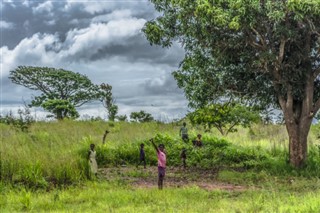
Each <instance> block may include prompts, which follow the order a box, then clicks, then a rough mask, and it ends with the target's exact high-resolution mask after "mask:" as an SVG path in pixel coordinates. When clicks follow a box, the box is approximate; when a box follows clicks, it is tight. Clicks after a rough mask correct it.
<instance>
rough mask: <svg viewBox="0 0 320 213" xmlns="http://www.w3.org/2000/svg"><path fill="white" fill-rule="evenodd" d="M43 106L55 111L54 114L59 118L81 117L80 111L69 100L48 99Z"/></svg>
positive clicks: (52, 111)
mask: <svg viewBox="0 0 320 213" xmlns="http://www.w3.org/2000/svg"><path fill="white" fill-rule="evenodd" d="M41 107H42V108H43V109H45V110H47V111H49V112H51V113H53V116H54V117H55V118H56V119H58V120H62V119H63V118H72V119H75V118H78V117H79V113H78V112H77V110H76V108H75V107H74V106H73V105H72V104H71V103H70V101H69V100H60V99H55V100H48V101H46V102H44V103H42V104H41ZM50 117H52V116H50Z"/></svg>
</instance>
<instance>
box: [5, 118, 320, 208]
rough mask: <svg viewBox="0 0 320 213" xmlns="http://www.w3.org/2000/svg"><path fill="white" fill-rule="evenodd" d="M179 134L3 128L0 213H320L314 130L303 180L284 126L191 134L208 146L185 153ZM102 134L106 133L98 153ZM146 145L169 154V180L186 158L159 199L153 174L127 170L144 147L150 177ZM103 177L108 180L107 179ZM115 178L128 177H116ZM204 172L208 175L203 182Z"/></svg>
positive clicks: (145, 127) (68, 125) (173, 130)
mask: <svg viewBox="0 0 320 213" xmlns="http://www.w3.org/2000/svg"><path fill="white" fill-rule="evenodd" d="M179 128H180V126H179V125H176V124H159V123H146V124H137V123H107V122H101V121H95V122H89V121H86V122H74V121H64V122H52V123H35V124H33V126H32V127H31V129H30V131H29V132H28V133H24V132H17V131H16V130H14V129H13V128H11V127H10V126H6V125H1V124H0V131H1V141H0V148H1V149H0V155H1V156H0V157H1V158H0V160H1V161H0V167H1V168H0V179H1V182H0V210H1V212H21V211H34V212H93V211H95V212H160V211H162V212H163V211H165V212H206V211H207V212H319V211H320V209H319V206H320V205H319V195H318V194H319V190H320V181H319V179H318V177H320V152H319V148H318V146H317V145H318V144H319V129H320V126H313V127H312V129H311V132H310V135H309V158H308V162H307V163H308V164H307V166H306V167H305V168H304V169H302V170H295V169H293V168H291V167H290V166H288V165H287V164H286V159H287V146H288V145H287V136H286V132H285V128H284V127H283V126H272V125H270V126H264V125H257V126H254V127H253V128H251V129H250V130H249V129H241V128H240V129H239V131H238V132H236V133H231V134H229V135H228V136H227V137H221V136H220V135H219V134H218V133H217V132H216V131H215V130H213V131H212V132H210V133H203V130H202V129H201V127H192V128H191V127H189V129H190V136H191V138H193V137H195V136H196V134H197V133H203V140H204V144H205V145H204V147H203V148H201V149H195V148H194V147H193V146H192V145H191V144H189V145H186V144H184V143H183V142H182V141H181V140H180V138H179V136H178V132H179ZM106 129H108V130H110V132H111V133H110V134H109V135H108V136H107V140H106V144H104V145H103V144H102V136H103V133H104V131H105V130H106ZM151 137H155V141H156V142H157V143H160V142H161V143H164V144H165V145H166V149H167V153H168V165H169V168H172V169H173V170H174V169H176V168H178V167H179V166H180V165H181V162H180V158H179V154H180V150H181V149H182V148H183V147H185V148H187V150H188V151H187V153H188V158H187V162H188V165H189V167H190V170H187V172H186V174H183V173H181V172H173V173H172V174H170V172H169V173H168V176H167V179H166V181H167V182H166V183H167V185H166V189H165V190H163V191H158V190H157V189H156V184H155V181H156V180H155V178H156V174H155V173H152V172H151V171H147V172H145V171H144V170H142V171H141V170H136V169H135V167H132V166H134V165H135V164H136V163H137V161H138V157H139V151H138V149H139V144H140V143H142V142H143V143H145V144H146V146H145V149H146V155H147V162H148V167H150V166H154V165H156V156H155V153H154V150H153V148H152V146H150V145H149V144H148V139H149V138H151ZM90 143H95V144H96V145H97V154H98V155H97V158H98V164H99V167H100V168H101V169H100V174H99V179H98V180H97V181H93V182H91V181H88V179H91V176H90V173H89V169H88V163H87V160H86V154H87V150H88V148H89V144H90ZM123 166H125V167H123ZM104 167H108V168H109V169H112V168H115V170H113V173H111V172H110V171H109V170H105V169H103V168H104ZM121 168H129V170H127V171H126V172H121ZM130 168H131V169H130ZM151 168H153V167H151ZM118 169H120V170H119V171H120V172H119V171H118ZM193 170H194V171H193ZM209 171H214V173H213V174H212V175H211V176H208V174H209V173H210V172H209ZM141 183H146V184H149V185H142V184H141ZM166 183H165V184H166ZM229 186H230V187H231V188H230V187H229ZM238 188H240V189H241V190H237V189H238Z"/></svg>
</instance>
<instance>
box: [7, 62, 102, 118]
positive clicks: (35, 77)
mask: <svg viewBox="0 0 320 213" xmlns="http://www.w3.org/2000/svg"><path fill="white" fill-rule="evenodd" d="M9 78H10V79H11V81H12V82H13V83H16V84H19V85H22V86H24V87H27V88H29V89H32V90H37V91H40V92H41V94H40V95H39V96H35V97H34V98H33V100H32V101H31V104H30V106H40V107H43V108H44V109H45V110H48V111H49V112H52V113H53V114H54V115H55V118H57V119H59V120H61V119H63V118H65V117H71V118H76V117H78V112H77V111H76V109H75V108H76V107H80V106H82V105H83V104H85V103H88V102H89V101H93V100H97V99H99V98H100V97H101V96H102V91H101V90H100V88H99V86H98V85H94V84H93V83H92V82H91V80H90V79H89V78H88V77H87V76H85V75H82V74H79V73H74V72H72V71H68V70H63V69H55V68H49V67H31V66H19V67H18V68H16V69H15V70H12V71H10V76H9Z"/></svg>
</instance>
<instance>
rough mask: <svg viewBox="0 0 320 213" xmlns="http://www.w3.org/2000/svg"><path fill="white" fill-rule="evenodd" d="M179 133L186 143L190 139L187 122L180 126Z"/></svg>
mask: <svg viewBox="0 0 320 213" xmlns="http://www.w3.org/2000/svg"><path fill="white" fill-rule="evenodd" d="M179 135H180V136H181V139H182V140H183V141H184V142H185V143H187V142H188V141H189V135H188V128H187V124H186V122H183V126H182V127H181V128H180V131H179Z"/></svg>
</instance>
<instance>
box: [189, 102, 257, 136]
mask: <svg viewBox="0 0 320 213" xmlns="http://www.w3.org/2000/svg"><path fill="white" fill-rule="evenodd" d="M188 117H189V119H190V120H191V122H192V123H193V124H203V125H204V126H205V127H206V128H209V130H210V128H211V127H215V128H216V129H218V131H219V132H220V133H221V134H222V135H227V134H228V133H229V132H235V131H237V127H238V126H243V127H250V126H251V124H252V123H255V122H258V121H259V119H260V117H259V113H258V112H257V111H255V110H253V109H251V108H248V107H245V106H242V105H240V104H237V103H234V102H227V103H224V104H221V103H218V104H210V105H209V106H206V107H203V108H200V109H197V110H196V111H194V112H192V113H190V114H189V115H188Z"/></svg>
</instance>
